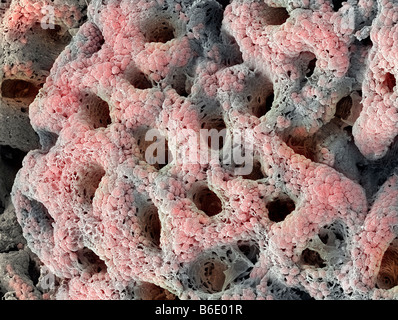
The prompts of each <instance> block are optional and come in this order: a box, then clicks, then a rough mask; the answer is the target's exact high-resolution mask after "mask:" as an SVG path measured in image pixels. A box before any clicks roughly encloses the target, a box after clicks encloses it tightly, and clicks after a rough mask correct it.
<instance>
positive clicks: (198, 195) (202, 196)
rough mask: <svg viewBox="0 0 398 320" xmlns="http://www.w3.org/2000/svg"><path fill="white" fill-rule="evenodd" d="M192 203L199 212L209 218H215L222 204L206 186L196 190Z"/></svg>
mask: <svg viewBox="0 0 398 320" xmlns="http://www.w3.org/2000/svg"><path fill="white" fill-rule="evenodd" d="M192 201H193V202H194V203H195V205H196V207H197V208H198V209H199V210H202V211H203V212H204V213H205V214H206V215H208V216H209V217H212V216H215V215H217V214H219V213H220V212H221V211H222V202H221V200H220V198H219V197H218V196H217V195H216V194H215V193H214V192H213V191H211V190H210V189H209V188H208V187H207V186H203V187H201V188H199V190H196V192H195V193H194V194H193V197H192Z"/></svg>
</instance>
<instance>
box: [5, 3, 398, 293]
mask: <svg viewBox="0 0 398 320" xmlns="http://www.w3.org/2000/svg"><path fill="white" fill-rule="evenodd" d="M394 8H395V4H394V2H390V1H385V2H383V1H378V2H376V1H358V2H357V1H351V0H350V1H347V2H345V3H343V5H342V6H341V8H337V2H335V4H334V6H333V4H332V3H330V2H329V1H326V0H318V1H312V0H307V1H282V0H281V1H276V0H275V1H244V0H240V1H237V0H233V1H232V2H231V4H229V5H228V6H226V8H225V11H223V8H222V6H221V5H220V4H218V3H217V2H216V1H212V0H208V1H195V2H193V3H192V2H191V1H184V0H181V1H178V0H176V1H171V0H170V1H167V0H157V1H155V0H141V1H138V0H130V1H127V0H125V1H114V0H109V1H97V0H94V1H93V2H92V3H91V4H90V6H89V9H88V16H89V19H88V21H87V22H86V23H85V24H84V25H83V26H82V27H81V28H80V29H79V31H78V33H77V34H76V35H75V37H74V38H73V39H72V42H71V43H70V44H69V45H68V46H67V47H66V49H65V50H64V51H63V52H62V53H61V54H60V56H59V57H58V58H57V60H56V61H55V64H54V65H53V68H52V71H51V73H50V75H49V77H48V78H47V80H46V83H45V84H44V87H43V89H41V91H40V93H39V94H38V96H37V97H36V99H35V100H34V102H33V103H32V104H31V105H30V120H31V124H32V126H33V128H34V130H35V131H36V132H37V134H38V135H39V137H40V142H41V144H42V148H41V149H40V150H35V151H31V152H29V153H28V155H27V156H26V158H25V159H24V164H23V168H22V169H21V170H20V171H19V173H18V175H17V178H16V180H15V184H14V187H13V192H12V198H13V203H14V205H15V208H16V212H17V217H18V221H19V222H20V224H21V226H22V229H23V234H24V236H25V238H26V240H27V243H28V246H29V247H30V249H31V250H32V251H33V252H34V253H36V254H37V255H38V257H39V258H40V260H41V261H42V262H43V263H44V265H45V266H46V267H47V268H48V269H49V270H50V271H51V273H53V274H54V275H55V277H56V278H57V279H58V281H59V285H58V286H57V287H56V288H55V289H54V290H53V291H51V294H50V296H51V297H52V298H57V299H144V298H154V297H162V298H172V297H174V296H178V297H179V298H180V299H214V298H216V299H304V298H311V297H313V298H316V299H350V298H352V299H357V298H371V299H380V298H384V299H385V298H389V299H390V298H397V297H398V291H397V290H398V287H397V286H396V285H397V284H398V283H397V282H396V281H397V279H396V275H395V274H396V271H392V272H390V273H389V272H388V270H390V269H392V270H395V269H394V266H392V267H391V264H394V261H395V260H394V259H387V258H386V257H387V256H392V257H394V252H395V251H396V248H397V243H396V239H397V237H398V203H397V201H398V200H397V199H398V197H397V192H398V176H397V175H398V174H397V173H396V172H395V171H394V170H395V166H394V167H391V168H389V167H388V166H387V167H385V168H383V170H384V173H383V174H380V175H379V176H378V177H379V178H380V179H379V180H378V181H377V183H379V185H377V183H372V181H374V176H375V174H376V173H375V170H373V169H372V168H376V169H377V168H378V169H380V168H382V166H383V163H382V162H380V161H381V160H375V159H376V158H380V157H381V156H383V155H384V156H385V157H386V158H384V159H387V160H388V159H391V158H393V156H394V154H395V153H394V152H395V146H394V145H391V143H392V140H393V139H394V138H395V135H396V134H394V132H393V130H391V128H393V127H394V126H395V123H396V122H394V121H395V112H396V111H395V109H394V108H395V107H394V101H395V99H396V97H395V95H396V88H395V78H394V73H395V69H394V59H393V55H394V51H393V50H390V49H391V45H388V44H389V43H390V42H392V43H394V39H395V38H394V35H395V34H396V32H395V31H394V30H395V27H394V26H395V22H394V21H395V18H396V17H395V14H394V12H395V11H394V10H395V9H394ZM383 28H387V29H388V30H390V31H389V32H390V33H389V34H390V36H389V37H386V36H384V35H383V36H382V35H381V34H385V33H383V32H382V31H381V30H384V29H383ZM369 35H370V38H368V36H369ZM380 61H383V63H380ZM381 68H384V69H383V70H381ZM387 91H388V92H387ZM361 95H362V99H361ZM379 104H383V106H384V107H383V108H381V107H380V108H379V107H377V109H376V105H379ZM373 121H375V122H373ZM375 124H376V125H375ZM352 126H353V128H352V134H351V127H352ZM370 127H372V128H373V127H374V130H371V128H370ZM151 128H156V129H158V130H159V131H160V132H161V133H162V135H163V136H164V137H165V139H166V140H167V141H168V144H167V148H168V150H171V151H172V153H173V154H174V155H177V157H176V158H174V159H171V158H169V162H168V163H167V164H165V165H150V164H148V163H147V162H145V158H144V152H145V148H146V146H145V144H144V143H143V137H144V134H145V132H146V131H148V130H149V129H151ZM201 128H207V129H212V128H214V129H218V130H220V129H223V128H226V129H227V130H229V131H231V132H232V131H233V130H238V131H244V130H247V129H251V130H252V135H251V139H252V141H251V142H252V144H251V145H253V150H246V151H247V152H253V154H254V160H255V161H254V171H253V172H252V173H251V174H250V175H247V176H237V175H235V174H234V170H233V165H232V164H230V165H225V164H224V163H223V162H222V161H211V162H210V163H207V164H199V163H198V164H192V163H184V162H179V161H177V160H178V159H181V158H184V156H186V155H187V153H188V152H189V151H190V150H189V144H188V143H187V142H188V137H187V136H185V135H183V134H181V133H182V132H184V129H191V130H194V131H199V130H200V129H201ZM175 137H176V139H174V138H175ZM354 142H355V144H356V145H355V144H354ZM390 145H391V146H390ZM242 147H243V148H245V145H243V146H242ZM389 148H390V149H389ZM387 149H389V150H387ZM213 151H214V150H213ZM221 151H222V150H220V152H221ZM206 152H207V151H206ZM208 152H211V151H210V148H209V150H208ZM198 156H199V155H198ZM378 161H379V162H378ZM387 171H388V172H387ZM390 252H393V253H391V254H390ZM387 253H388V254H387ZM386 254H387V255H386ZM395 257H396V256H395ZM387 260H388V263H389V267H391V268H390V269H389V268H387V267H386V263H385V261H387ZM391 260H392V262H391ZM383 261H384V262H383ZM395 268H396V267H395ZM10 272H11V271H10ZM394 272H395V273H394ZM381 275H382V276H381ZM19 282H20V280H19V278H15V279H14V282H13V283H15V285H16V286H17V285H19Z"/></svg>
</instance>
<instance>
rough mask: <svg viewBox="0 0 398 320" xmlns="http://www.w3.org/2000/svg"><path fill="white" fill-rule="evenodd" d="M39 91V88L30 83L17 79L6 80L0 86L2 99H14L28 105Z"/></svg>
mask: <svg viewBox="0 0 398 320" xmlns="http://www.w3.org/2000/svg"><path fill="white" fill-rule="evenodd" d="M39 90H40V87H39V86H37V85H35V84H33V83H32V82H29V81H25V80H19V79H7V80H4V81H3V83H2V84H1V95H2V97H3V98H9V99H14V100H16V101H18V102H24V103H26V104H28V105H29V104H31V103H32V102H33V100H34V99H35V97H36V95H37V94H38V93H39Z"/></svg>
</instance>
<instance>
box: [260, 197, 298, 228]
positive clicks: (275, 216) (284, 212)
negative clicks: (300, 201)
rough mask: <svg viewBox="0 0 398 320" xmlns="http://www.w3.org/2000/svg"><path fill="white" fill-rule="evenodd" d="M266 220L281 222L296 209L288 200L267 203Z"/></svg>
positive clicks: (292, 202)
mask: <svg viewBox="0 0 398 320" xmlns="http://www.w3.org/2000/svg"><path fill="white" fill-rule="evenodd" d="M266 207H267V209H268V218H269V219H270V220H271V221H273V222H281V221H283V220H285V218H286V217H287V216H288V215H289V214H290V213H291V212H292V211H294V209H295V208H296V206H295V204H294V201H293V200H292V199H290V198H279V199H276V200H274V201H271V202H269V203H267V205H266Z"/></svg>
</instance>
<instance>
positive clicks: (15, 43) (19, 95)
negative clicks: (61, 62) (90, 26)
mask: <svg viewBox="0 0 398 320" xmlns="http://www.w3.org/2000/svg"><path fill="white" fill-rule="evenodd" d="M86 7H87V5H86V1H84V0H67V1H60V0H55V1H49V0H40V1H32V0H18V1H11V0H7V1H2V2H1V3H0V67H1V68H0V84H1V90H0V145H8V146H11V147H13V148H18V149H20V150H23V151H25V152H27V151H29V150H32V149H37V148H39V147H40V144H39V139H38V136H37V134H36V133H35V132H34V131H33V129H32V127H31V126H30V122H29V117H28V113H29V109H28V108H29V104H30V103H31V102H32V101H33V100H34V98H35V96H36V95H37V93H38V91H39V90H40V88H41V87H42V86H43V83H44V81H45V79H46V77H47V76H48V74H49V72H50V69H51V67H52V65H53V63H54V60H55V58H56V57H57V56H58V55H59V54H60V52H61V51H62V50H63V49H64V48H65V46H66V45H67V44H68V43H69V42H70V40H71V38H72V35H71V33H72V34H73V30H75V29H76V28H78V27H79V26H80V25H81V24H82V23H83V22H84V20H85V18H86Z"/></svg>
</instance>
